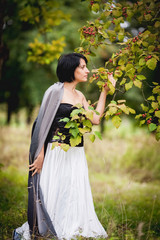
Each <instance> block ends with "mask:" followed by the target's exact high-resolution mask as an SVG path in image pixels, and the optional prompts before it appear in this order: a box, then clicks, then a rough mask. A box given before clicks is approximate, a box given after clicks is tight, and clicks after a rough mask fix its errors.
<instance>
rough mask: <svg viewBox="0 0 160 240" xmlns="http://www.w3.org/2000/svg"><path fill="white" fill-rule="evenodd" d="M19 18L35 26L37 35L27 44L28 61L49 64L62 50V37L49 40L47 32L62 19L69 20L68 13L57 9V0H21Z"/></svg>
mask: <svg viewBox="0 0 160 240" xmlns="http://www.w3.org/2000/svg"><path fill="white" fill-rule="evenodd" d="M19 16H20V19H21V20H22V21H24V22H28V23H30V24H33V25H35V26H36V27H37V30H38V35H39V36H41V41H39V40H38V39H37V38H36V39H35V41H34V43H30V44H29V47H30V49H29V51H28V61H32V62H37V63H39V64H50V63H51V62H52V61H53V60H54V59H58V58H59V56H60V54H61V53H62V52H63V50H64V46H65V44H64V43H63V41H64V38H63V39H62V38H59V39H57V40H52V41H49V39H48V35H47V33H48V32H51V31H53V27H55V26H57V25H60V24H61V23H62V22H63V20H67V21H70V15H69V14H66V13H64V12H63V11H61V10H60V9H59V4H58V2H57V1H53V0H52V1H45V0H41V1H32V2H30V1H27V0H25V1H22V3H21V10H20V12H19Z"/></svg>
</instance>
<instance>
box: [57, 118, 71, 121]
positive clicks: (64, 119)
mask: <svg viewBox="0 0 160 240" xmlns="http://www.w3.org/2000/svg"><path fill="white" fill-rule="evenodd" d="M69 120H70V119H69V118H67V117H65V118H62V119H60V120H59V122H68V121H69Z"/></svg>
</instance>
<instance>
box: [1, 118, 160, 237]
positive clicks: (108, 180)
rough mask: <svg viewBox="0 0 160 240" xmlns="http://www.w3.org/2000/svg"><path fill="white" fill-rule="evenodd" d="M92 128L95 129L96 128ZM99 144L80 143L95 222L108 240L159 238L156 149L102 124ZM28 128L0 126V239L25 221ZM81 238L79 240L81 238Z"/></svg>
mask: <svg viewBox="0 0 160 240" xmlns="http://www.w3.org/2000/svg"><path fill="white" fill-rule="evenodd" d="M96 128H97V127H96ZM105 128H106V130H105V134H104V138H103V141H100V140H96V141H95V143H93V144H92V143H90V141H89V140H88V139H87V138H86V139H85V150H86V157H87V160H88V167H89V176H90V182H91V187H92V193H93V197H94V203H95V209H96V212H97V215H98V218H99V219H100V221H101V222H102V224H103V226H104V228H105V229H106V230H107V233H108V235H109V239H110V240H116V239H117V240H118V239H119V240H135V239H136V240H152V239H153V240H158V239H160V238H159V236H160V201H159V200H160V187H159V184H160V174H159V173H160V148H159V143H158V142H156V140H155V138H154V136H152V135H149V134H148V131H147V130H146V129H139V128H136V127H135V126H134V125H133V124H132V122H128V121H126V120H125V121H124V123H123V124H122V126H121V127H120V129H118V130H117V129H114V128H113V127H112V124H111V123H110V122H109V123H108V124H107V125H106V127H105ZM30 131H31V126H26V125H23V124H22V125H21V126H20V127H18V126H16V125H15V124H14V125H12V126H11V127H7V126H5V127H3V128H2V127H1V129H0V134H1V140H0V152H1V154H0V163H1V164H2V165H1V172H0V193H1V197H0V209H1V210H0V226H1V232H0V237H1V236H2V237H1V238H2V239H11V234H12V231H13V229H14V228H16V227H19V226H20V225H21V224H22V223H24V222H25V221H26V220H27V177H28V176H27V175H28V149H29V142H30ZM81 239H82V238H81Z"/></svg>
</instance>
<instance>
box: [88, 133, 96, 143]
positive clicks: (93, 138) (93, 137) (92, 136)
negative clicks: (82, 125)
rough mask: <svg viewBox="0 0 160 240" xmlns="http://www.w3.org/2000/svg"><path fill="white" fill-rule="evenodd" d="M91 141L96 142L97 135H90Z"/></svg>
mask: <svg viewBox="0 0 160 240" xmlns="http://www.w3.org/2000/svg"><path fill="white" fill-rule="evenodd" d="M89 139H90V140H91V142H94V140H95V135H94V134H90V135H89Z"/></svg>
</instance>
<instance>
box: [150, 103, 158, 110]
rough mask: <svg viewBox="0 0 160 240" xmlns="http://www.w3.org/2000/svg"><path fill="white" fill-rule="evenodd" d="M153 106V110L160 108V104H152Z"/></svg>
mask: <svg viewBox="0 0 160 240" xmlns="http://www.w3.org/2000/svg"><path fill="white" fill-rule="evenodd" d="M151 106H152V108H153V109H157V108H158V107H159V104H158V103H157V102H152V104H151Z"/></svg>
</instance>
